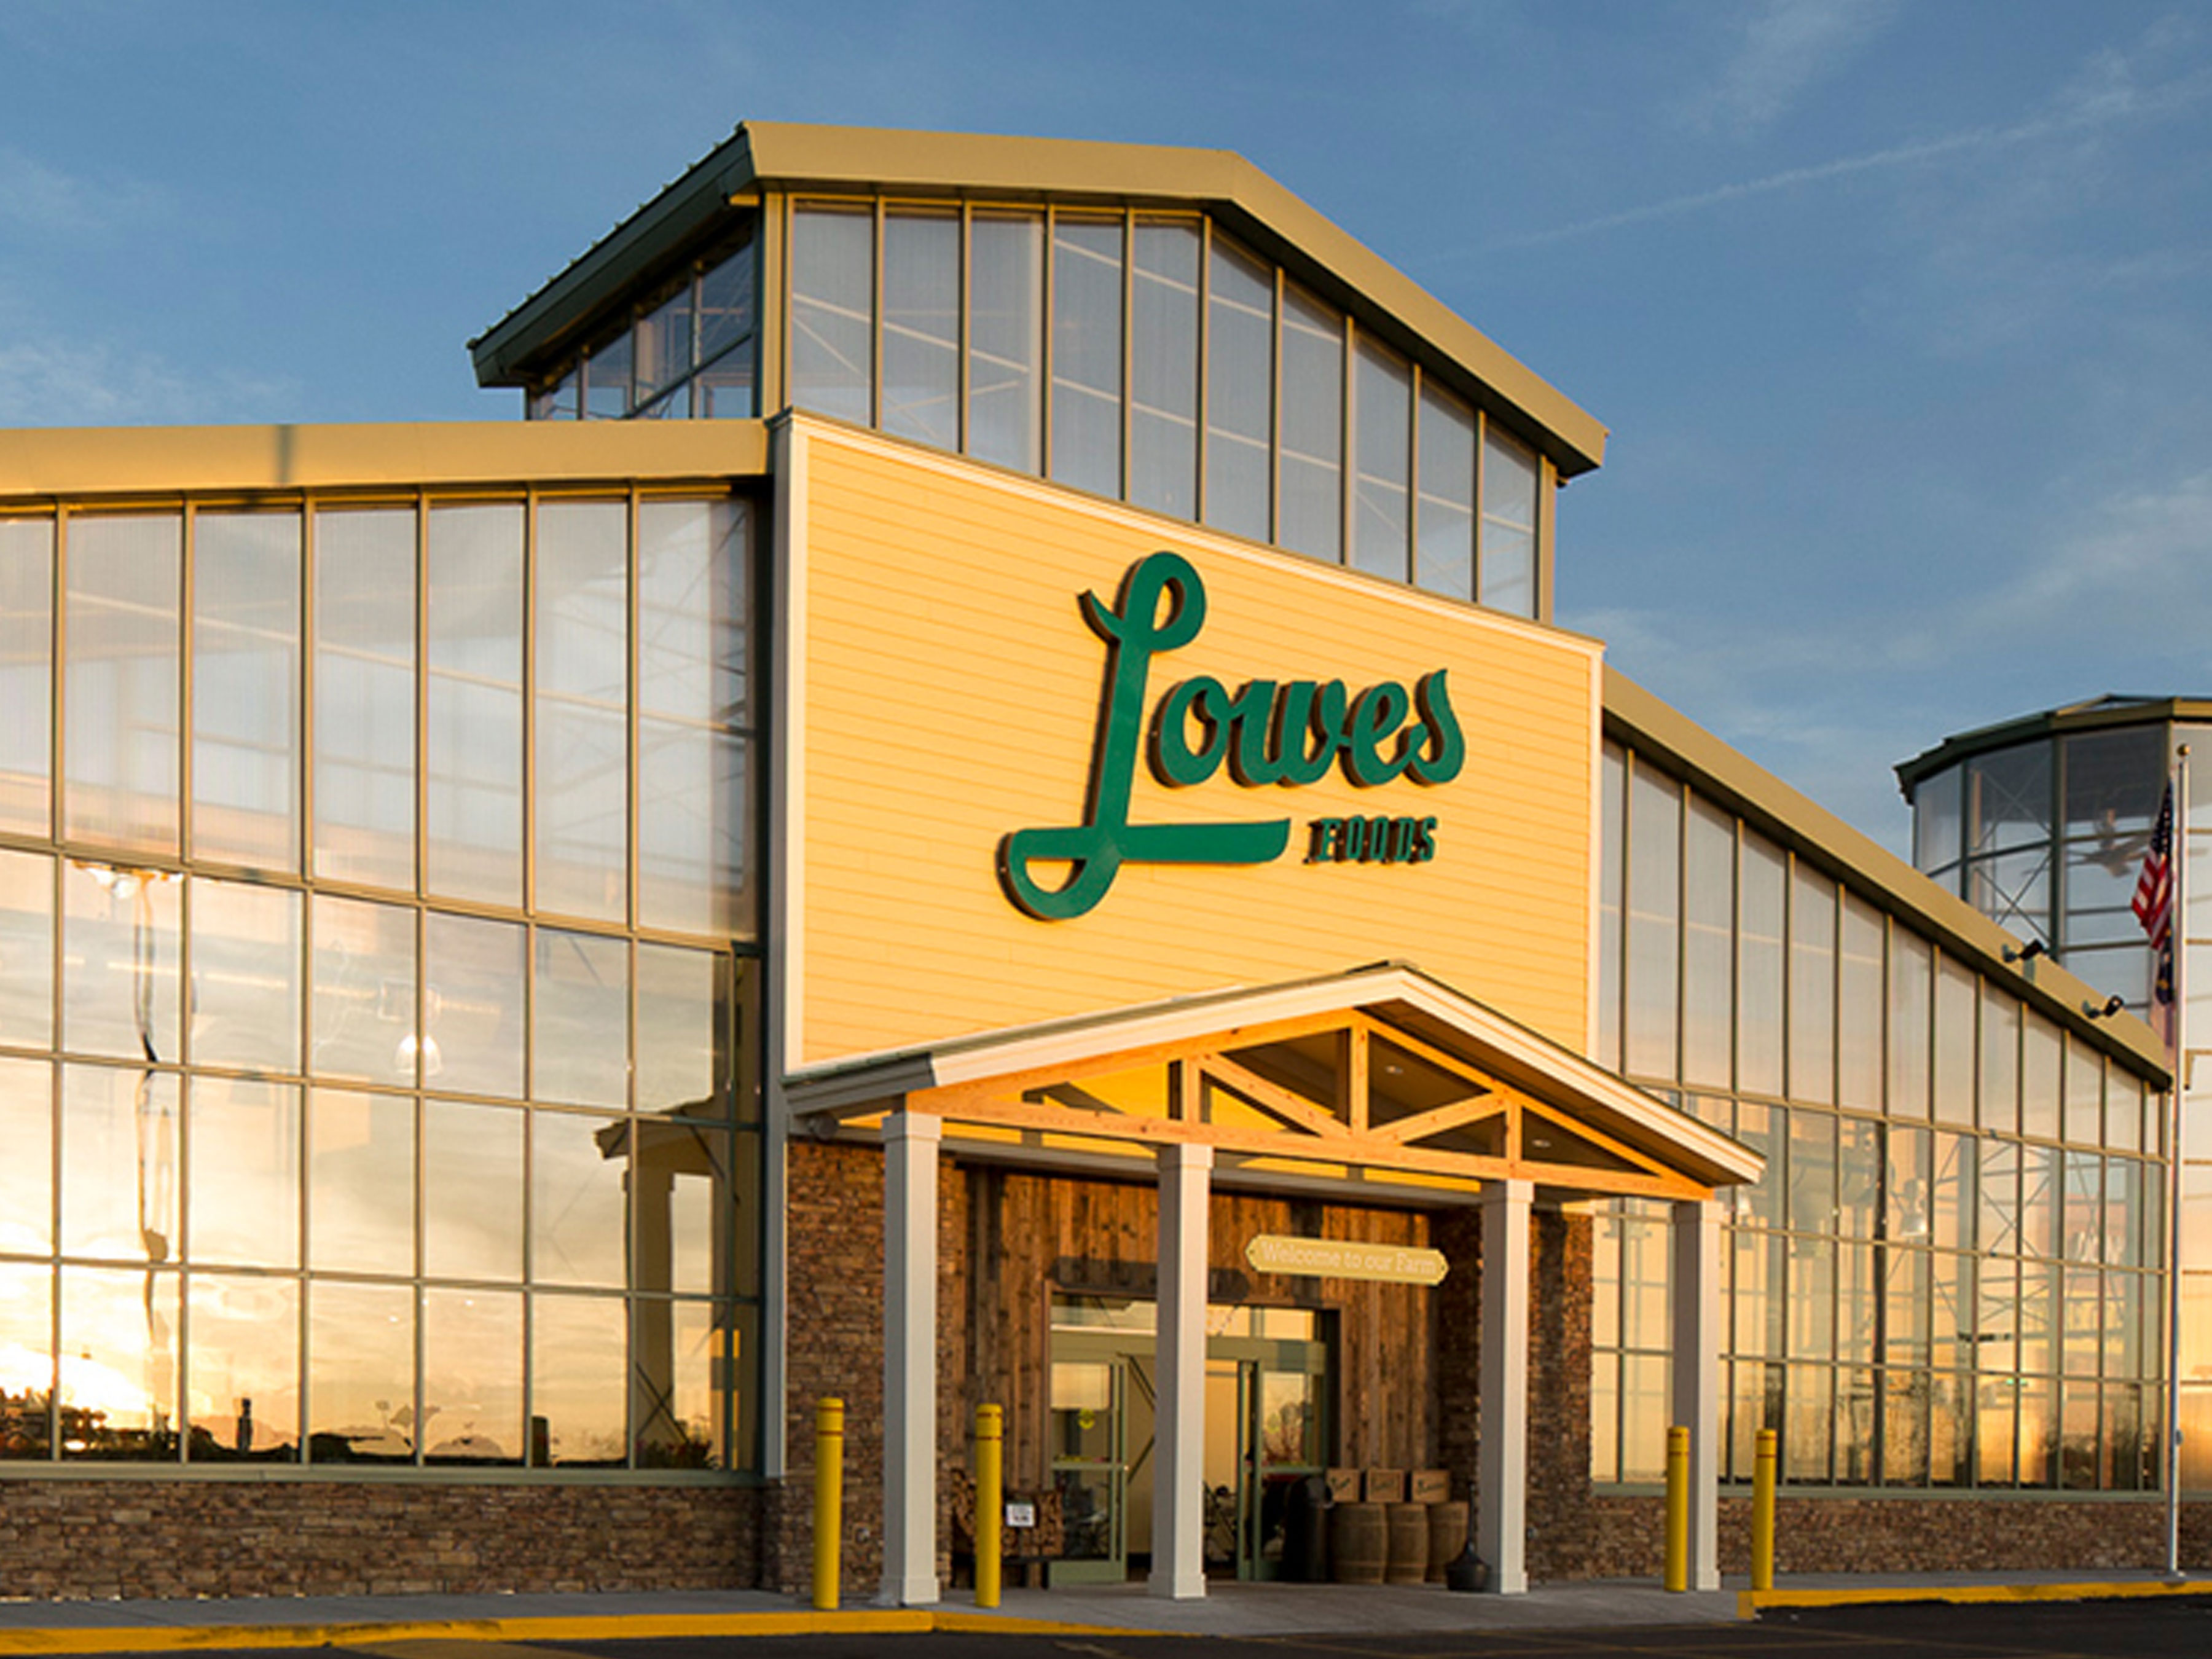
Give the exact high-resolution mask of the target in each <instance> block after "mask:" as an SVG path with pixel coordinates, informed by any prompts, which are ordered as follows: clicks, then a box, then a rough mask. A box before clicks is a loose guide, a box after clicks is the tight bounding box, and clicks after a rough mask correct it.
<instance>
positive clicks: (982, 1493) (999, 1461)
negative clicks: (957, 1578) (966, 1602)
mask: <svg viewBox="0 0 2212 1659" xmlns="http://www.w3.org/2000/svg"><path fill="white" fill-rule="evenodd" d="M1005 1453H1006V1413H1004V1412H1002V1411H1001V1410H1000V1408H999V1407H996V1406H978V1407H975V1605H976V1606H977V1607H997V1606H998V1605H999V1579H1000V1572H1001V1570H1002V1569H1003V1568H1004V1566H1005V1565H1006V1564H1005V1560H1004V1559H1003V1557H1002V1554H1001V1552H1000V1543H999V1528H1000V1523H1001V1522H1003V1521H1004V1520H1005V1519H1006V1508H1005V1504H1006V1491H1005V1486H1006V1474H1005V1471H1006V1462H1005Z"/></svg>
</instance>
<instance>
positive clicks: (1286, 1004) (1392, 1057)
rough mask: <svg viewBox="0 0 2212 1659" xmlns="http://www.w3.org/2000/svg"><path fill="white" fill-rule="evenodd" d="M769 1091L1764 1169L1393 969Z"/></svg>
mask: <svg viewBox="0 0 2212 1659" xmlns="http://www.w3.org/2000/svg"><path fill="white" fill-rule="evenodd" d="M785 1095H786V1098H787V1101H788V1103H789V1104H790V1107H791V1109H792V1112H793V1117H794V1120H795V1121H801V1122H806V1123H809V1124H811V1125H813V1126H815V1127H817V1128H818V1129H819V1130H821V1131H823V1132H825V1133H826V1132H831V1131H834V1128H835V1127H836V1126H837V1125H838V1124H840V1123H842V1122H848V1121H854V1120H857V1119H867V1118H872V1117H874V1116H875V1115H878V1114H881V1113H884V1112H889V1111H896V1110H904V1111H908V1112H912V1113H917V1114H922V1115H927V1116H930V1117H933V1118H938V1119H941V1120H943V1121H945V1122H946V1123H947V1125H948V1126H957V1127H968V1128H969V1129H970V1132H971V1133H976V1134H979V1135H981V1136H982V1137H983V1138H985V1139H1000V1140H1013V1141H1017V1142H1020V1143H1023V1144H1025V1145H1027V1146H1030V1147H1031V1148H1035V1149H1042V1150H1045V1151H1054V1150H1057V1151H1060V1152H1066V1153H1068V1154H1069V1155H1071V1156H1074V1155H1077V1154H1079V1153H1083V1152H1094V1153H1095V1152H1102V1151H1122V1152H1134V1153H1149V1152H1156V1151H1157V1150H1158V1149H1159V1148H1162V1147H1167V1146H1205V1147H1210V1148H1212V1151H1213V1152H1214V1154H1215V1157H1216V1158H1217V1159H1218V1162H1219V1164H1220V1166H1221V1167H1223V1168H1224V1169H1229V1168H1235V1167H1243V1168H1244V1169H1247V1170H1253V1171H1254V1172H1255V1173H1262V1172H1268V1171H1273V1172H1277V1173H1280V1174H1282V1175H1285V1176H1309V1177H1310V1176H1322V1177H1328V1176H1338V1177H1350V1176H1353V1175H1354V1174H1355V1173H1358V1174H1360V1175H1368V1174H1370V1173H1388V1174H1390V1175H1394V1176H1398V1177H1401V1178H1406V1179H1410V1180H1412V1181H1415V1182H1419V1183H1420V1184H1423V1185H1425V1186H1430V1187H1435V1188H1446V1189H1449V1188H1467V1189H1473V1188H1478V1187H1479V1186H1480V1185H1481V1184H1482V1183H1484V1182H1498V1181H1515V1182H1528V1183H1529V1185H1530V1187H1531V1188H1533V1189H1534V1192H1535V1193H1536V1194H1538V1195H1540V1196H1547V1197H1552V1198H1559V1199H1567V1198H1577V1197H1589V1196H1593V1195H1599V1194H1604V1195H1617V1196H1628V1197H1639V1198H1656V1199H1673V1200H1701V1199H1706V1198H1710V1197H1711V1196H1712V1194H1713V1193H1714V1191H1715V1189H1716V1188H1721V1187H1724V1186H1733V1185H1736V1184H1739V1183H1742V1182H1751V1181H1755V1180H1757V1179H1758V1177H1759V1171H1760V1170H1761V1169H1762V1168H1763V1163H1762V1160H1761V1159H1760V1158H1759V1154H1758V1153H1756V1152H1753V1151H1751V1150H1750V1149H1749V1148H1747V1147H1745V1146H1741V1145H1739V1144H1738V1143H1737V1142H1735V1141H1734V1140H1731V1139H1729V1138H1728V1137H1727V1136H1725V1135H1723V1134H1721V1133H1718V1132H1717V1131H1716V1130H1714V1129H1711V1128H1709V1127H1706V1126H1705V1124H1703V1123H1700V1122H1699V1121H1697V1120H1696V1119H1695V1118H1692V1117H1691V1116H1689V1115H1686V1114H1685V1113H1682V1112H1680V1111H1677V1110H1676V1109H1674V1108H1673V1107H1671V1106H1669V1105H1668V1104H1667V1103H1664V1102H1663V1101H1661V1100H1659V1099H1657V1098H1656V1097H1653V1096H1651V1095H1650V1094H1647V1093H1645V1092H1644V1091H1643V1090H1641V1089H1638V1088H1635V1087H1633V1086H1632V1085H1629V1084H1626V1083H1624V1082H1622V1081H1621V1080H1620V1079H1619V1078H1617V1077H1615V1076H1613V1074H1612V1073H1609V1072H1607V1071H1605V1070H1604V1069H1603V1068H1601V1067H1600V1066H1595V1065H1593V1064H1591V1063H1590V1062H1589V1060H1584V1059H1583V1058H1582V1057H1581V1056H1580V1055H1578V1054H1573V1053H1571V1051H1569V1050H1568V1049H1565V1048H1561V1047H1560V1046H1559V1044H1557V1043H1555V1042H1551V1041H1550V1040H1548V1039H1547V1038H1545V1037H1542V1036H1539V1035H1537V1034H1536V1033H1535V1032H1534V1031H1531V1030H1528V1029H1527V1028H1526V1027H1523V1026H1522V1025H1518V1024H1515V1023H1514V1022H1513V1021H1511V1020H1510V1019H1508V1018H1505V1017H1504V1015H1502V1014H1499V1013H1498V1012H1495V1011H1494V1010H1492V1009H1490V1008H1486V1007H1485V1006H1482V1005H1481V1004H1480V1003H1477V1002H1474V1001H1473V1000H1469V999H1468V998H1467V997H1464V996H1462V995H1461V994H1459V993H1458V992H1456V991H1454V990H1453V989H1452V988H1451V987H1449V986H1447V985H1444V984H1443V983H1441V982H1440V981H1437V980H1434V979H1431V978H1430V977H1429V976H1428V975H1425V974H1423V973H1421V972H1420V971H1419V969H1414V968H1412V967H1408V966H1406V965H1403V964H1400V963H1382V964H1377V965H1376V966H1372V967H1367V968H1358V969H1352V970H1351V971H1349V972H1346V973H1343V974H1336V975H1329V976H1328V977H1325V978H1321V979H1314V980H1304V981H1297V982H1294V983H1291V984H1285V985H1276V986H1266V987H1257V988H1253V989H1242V990H1233V991H1224V992H1218V993H1214V994H1207V995H1204V996H1196V997H1182V998H1176V999H1174V1000H1170V1001H1166V1002H1158V1003H1149V1004H1145V1005H1141V1006H1136V1007H1133V1008H1126V1009H1120V1010H1116V1011H1114V1012H1107V1013H1101V1014H1097V1015H1091V1016H1087V1017H1085V1018H1078V1019H1072V1020H1063V1021H1055V1022H1052V1023H1049V1024H1038V1025H1029V1026H1022V1027H1018V1028H1015V1029H1012V1030H1002V1031H992V1032H985V1033H982V1034H980V1035H976V1036H963V1037H957V1038H953V1039H951V1040H949V1041H947V1042H942V1043H938V1044H933V1045H931V1046H930V1047H927V1048H915V1049H907V1050H901V1051H898V1052H895V1053H890V1054H879V1055H874V1056H871V1057H868V1058H866V1059H863V1060H856V1061H852V1062H848V1063H844V1064H841V1065H838V1066H829V1067H823V1068H821V1069H819V1070H816V1071H812V1072H805V1073H799V1074H797V1075H795V1076H793V1077H791V1078H789V1079H787V1080H786V1085H785ZM956 1132H957V1128H956Z"/></svg>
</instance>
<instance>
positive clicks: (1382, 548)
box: [1352, 336, 1413, 581]
mask: <svg viewBox="0 0 2212 1659" xmlns="http://www.w3.org/2000/svg"><path fill="white" fill-rule="evenodd" d="M1352 398H1353V408H1352V433H1353V439H1354V442H1355V444H1356V446H1357V447H1356V449H1355V451H1354V454H1353V460H1354V468H1353V482H1352V565H1353V566H1354V567H1355V568H1358V569H1361V570H1364V571H1368V572H1370V573H1371V574H1375V575H1377V576H1388V577H1389V578H1390V579H1391V580H1393V581H1404V580H1407V576H1408V574H1409V572H1408V570H1407V512H1406V491H1407V483H1408V478H1407V471H1408V465H1409V458H1410V457H1411V455H1412V453H1413V429H1412V428H1413V372H1412V371H1411V370H1410V369H1409V368H1407V366H1406V364H1405V363H1404V362H1402V361H1401V359H1399V358H1398V357H1397V356H1395V355H1394V354H1393V353H1391V352H1389V351H1387V350H1385V349H1383V347H1381V346H1379V345H1377V344H1376V343H1375V342H1374V341H1372V340H1370V339H1368V338H1366V337H1364V336H1363V337H1361V338H1360V339H1359V342H1358V349H1357V350H1356V351H1355V352H1354V353H1353V356H1352Z"/></svg>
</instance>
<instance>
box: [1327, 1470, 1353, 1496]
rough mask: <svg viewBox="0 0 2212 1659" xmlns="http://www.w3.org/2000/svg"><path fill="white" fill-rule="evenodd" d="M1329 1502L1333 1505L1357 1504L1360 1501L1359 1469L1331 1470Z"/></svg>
mask: <svg viewBox="0 0 2212 1659" xmlns="http://www.w3.org/2000/svg"><path fill="white" fill-rule="evenodd" d="M1328 1501H1329V1502H1330V1503H1332V1504H1357V1503H1358V1501H1359V1471H1358V1469H1331V1470H1330V1471H1329V1472H1328Z"/></svg>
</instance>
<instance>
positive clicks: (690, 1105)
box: [637, 944, 731, 1117]
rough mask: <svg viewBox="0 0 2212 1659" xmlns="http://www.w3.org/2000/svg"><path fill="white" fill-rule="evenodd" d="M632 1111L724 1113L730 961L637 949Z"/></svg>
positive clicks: (669, 948)
mask: <svg viewBox="0 0 2212 1659" xmlns="http://www.w3.org/2000/svg"><path fill="white" fill-rule="evenodd" d="M637 1020H638V1031H637V1109H638V1110H639V1111H641V1112H684V1113H687V1114H690V1115H706V1116H716V1117H720V1116H726V1115H727V1114H728V1111H729V1074H730V1064H729V1042H730V1027H731V1009H730V959H729V958H728V957H720V956H715V955H714V954H712V953H710V952H708V951H687V950H684V949H682V948H680V947H678V946H676V945H645V944H641V945H639V946H638V947H637Z"/></svg>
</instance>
